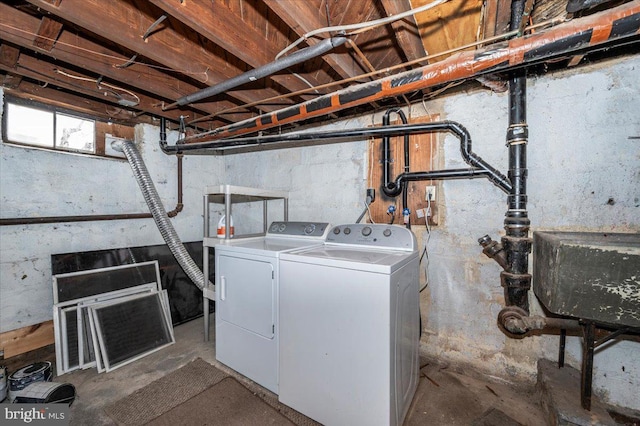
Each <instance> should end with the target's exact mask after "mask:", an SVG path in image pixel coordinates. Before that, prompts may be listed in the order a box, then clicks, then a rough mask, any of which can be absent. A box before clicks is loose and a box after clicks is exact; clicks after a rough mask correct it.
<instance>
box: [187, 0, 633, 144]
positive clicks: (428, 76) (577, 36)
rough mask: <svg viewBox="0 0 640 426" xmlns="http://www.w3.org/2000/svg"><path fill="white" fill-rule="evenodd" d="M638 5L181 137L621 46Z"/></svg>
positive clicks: (256, 125) (257, 125)
mask: <svg viewBox="0 0 640 426" xmlns="http://www.w3.org/2000/svg"><path fill="white" fill-rule="evenodd" d="M639 26H640V2H638V1H633V2H631V3H627V4H624V5H622V6H619V7H616V8H612V9H609V10H606V11H603V12H600V13H597V14H595V15H592V16H588V17H585V18H580V19H575V20H573V21H569V22H566V23H564V24H560V25H558V26H556V27H553V28H551V29H549V30H545V31H540V32H537V33H535V34H532V35H530V36H528V37H519V38H515V39H512V40H510V41H509V42H506V43H499V44H496V45H492V46H489V47H486V48H484V49H479V50H476V51H467V52H460V53H458V54H456V55H453V56H450V57H448V58H447V59H444V60H442V61H440V62H436V63H434V64H430V65H426V66H424V67H421V68H418V69H416V70H412V71H407V72H403V73H400V74H397V75H393V76H390V77H385V78H382V79H379V80H376V81H372V82H368V83H363V84H359V85H357V86H353V87H349V88H347V89H342V90H339V91H337V92H334V93H332V94H328V95H323V96H320V97H318V98H316V99H313V100H310V101H307V102H304V103H302V104H297V105H293V106H290V107H287V108H284V109H280V110H278V111H274V112H271V113H268V114H263V115H260V116H258V117H254V118H251V119H247V120H243V121H240V122H238V123H235V124H232V125H229V126H224V127H220V128H217V129H215V130H212V131H209V132H203V133H200V134H197V135H193V136H190V137H187V138H185V139H184V140H183V141H182V142H196V141H205V140H213V139H220V138H226V137H231V136H237V135H242V134H247V133H253V132H257V131H261V130H265V129H270V128H273V127H277V126H280V125H282V124H288V123H294V122H298V121H302V120H306V119H309V118H313V117H319V116H324V115H327V114H330V113H334V112H337V111H340V110H343V109H346V108H350V107H354V106H358V105H363V104H367V103H371V102H375V101H378V100H380V99H385V98H389V97H393V96H398V95H402V94H404V93H409V92H414V91H417V90H423V89H427V88H430V87H433V86H437V85H441V84H446V83H448V82H451V81H460V80H465V79H469V78H475V77H477V76H481V75H485V74H493V73H496V72H504V71H507V70H512V69H515V68H518V67H523V66H527V65H532V64H536V63H540V62H544V61H545V60H549V59H552V58H557V57H560V56H563V55H567V54H574V53H577V52H580V51H585V50H596V48H602V47H603V45H611V44H622V43H623V42H624V41H626V40H628V39H629V38H631V37H634V36H636V37H637V36H638V29H639V28H638V27H639Z"/></svg>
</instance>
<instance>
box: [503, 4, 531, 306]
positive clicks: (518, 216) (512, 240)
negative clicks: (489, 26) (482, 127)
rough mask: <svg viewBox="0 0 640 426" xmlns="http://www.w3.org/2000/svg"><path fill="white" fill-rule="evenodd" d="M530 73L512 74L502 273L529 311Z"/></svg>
mask: <svg viewBox="0 0 640 426" xmlns="http://www.w3.org/2000/svg"><path fill="white" fill-rule="evenodd" d="M525 3H526V1H525V0H514V1H512V2H511V23H510V27H511V29H512V30H515V29H517V28H519V27H520V23H521V21H522V14H523V12H524V8H525ZM526 96H527V73H526V69H520V70H516V71H513V72H512V73H511V75H510V76H509V129H508V131H507V146H508V147H509V173H508V176H509V181H510V182H511V191H510V192H509V196H508V197H507V200H508V202H507V203H508V210H507V212H506V214H505V220H504V228H505V231H506V235H505V236H504V237H503V238H502V246H503V247H504V249H505V250H506V252H507V268H505V270H504V272H502V273H501V281H502V284H503V285H504V287H505V300H506V303H507V306H517V307H519V308H521V309H523V310H524V311H525V312H527V313H529V289H530V288H531V275H530V274H529V273H528V268H529V253H530V252H531V239H530V238H529V225H530V221H529V217H528V214H527V143H528V129H527V109H526V100H527V98H526Z"/></svg>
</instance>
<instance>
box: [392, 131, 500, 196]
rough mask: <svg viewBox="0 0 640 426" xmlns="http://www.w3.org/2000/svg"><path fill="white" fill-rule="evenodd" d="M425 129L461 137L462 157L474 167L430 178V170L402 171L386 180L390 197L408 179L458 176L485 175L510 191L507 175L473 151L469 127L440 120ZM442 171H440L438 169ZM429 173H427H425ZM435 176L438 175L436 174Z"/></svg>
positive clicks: (396, 193) (400, 188) (498, 185)
mask: <svg viewBox="0 0 640 426" xmlns="http://www.w3.org/2000/svg"><path fill="white" fill-rule="evenodd" d="M423 125H424V126H425V131H444V130H448V131H450V132H451V133H453V134H454V135H455V136H457V137H458V139H460V153H461V154H462V158H463V159H464V161H465V162H466V163H467V164H469V165H470V166H472V167H473V169H468V170H464V171H463V170H456V173H454V175H453V176H449V175H447V176H445V177H433V178H429V177H426V176H430V175H429V174H428V172H418V173H417V174H415V173H402V174H401V175H399V176H398V177H396V181H395V182H389V181H387V182H385V183H384V185H383V187H382V190H383V191H384V193H385V194H386V195H387V196H389V197H396V196H398V195H399V194H400V192H401V191H402V188H403V184H404V182H406V181H408V180H412V181H414V180H423V179H425V180H428V179H450V178H456V177H479V176H483V177H486V178H488V179H489V180H491V181H492V182H493V183H494V184H495V185H496V186H497V187H499V188H500V189H502V190H503V191H505V192H507V193H509V192H510V191H511V185H510V183H509V180H508V179H507V177H505V176H504V175H503V174H502V173H500V172H499V171H498V170H496V169H495V168H493V167H491V166H490V165H489V164H488V163H487V162H485V161H484V160H483V159H482V158H481V157H480V156H478V155H476V154H474V153H473V151H472V150H471V136H470V135H469V132H468V131H467V129H465V128H464V126H462V125H461V124H460V123H456V122H455V121H440V122H433V123H425V124H423ZM436 172H440V171H436ZM425 173H427V174H425ZM434 176H437V174H436V175H434Z"/></svg>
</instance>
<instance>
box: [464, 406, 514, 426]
mask: <svg viewBox="0 0 640 426" xmlns="http://www.w3.org/2000/svg"><path fill="white" fill-rule="evenodd" d="M471 426H523V425H522V423H520V422H517V421H515V420H514V419H513V418H511V417H509V416H507V415H506V414H505V413H503V412H502V411H500V410H498V409H496V408H489V409H488V410H487V411H485V412H484V413H483V414H482V417H480V418H477V419H475V420H474V421H473V423H471Z"/></svg>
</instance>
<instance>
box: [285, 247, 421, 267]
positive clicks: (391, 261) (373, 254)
mask: <svg viewBox="0 0 640 426" xmlns="http://www.w3.org/2000/svg"><path fill="white" fill-rule="evenodd" d="M417 257H418V253H417V252H416V251H404V250H379V249H371V248H355V247H348V246H342V245H329V244H325V245H323V246H317V247H307V248H304V249H300V250H293V251H290V252H287V253H283V254H282V255H281V256H280V259H281V260H283V261H284V260H289V261H295V262H300V263H312V264H317V265H325V266H332V267H339V268H347V269H358V270H365V271H370V272H380V273H390V272H393V271H394V270H396V269H398V268H399V267H400V266H402V265H404V264H405V263H407V262H409V261H410V260H411V259H413V258H417Z"/></svg>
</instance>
